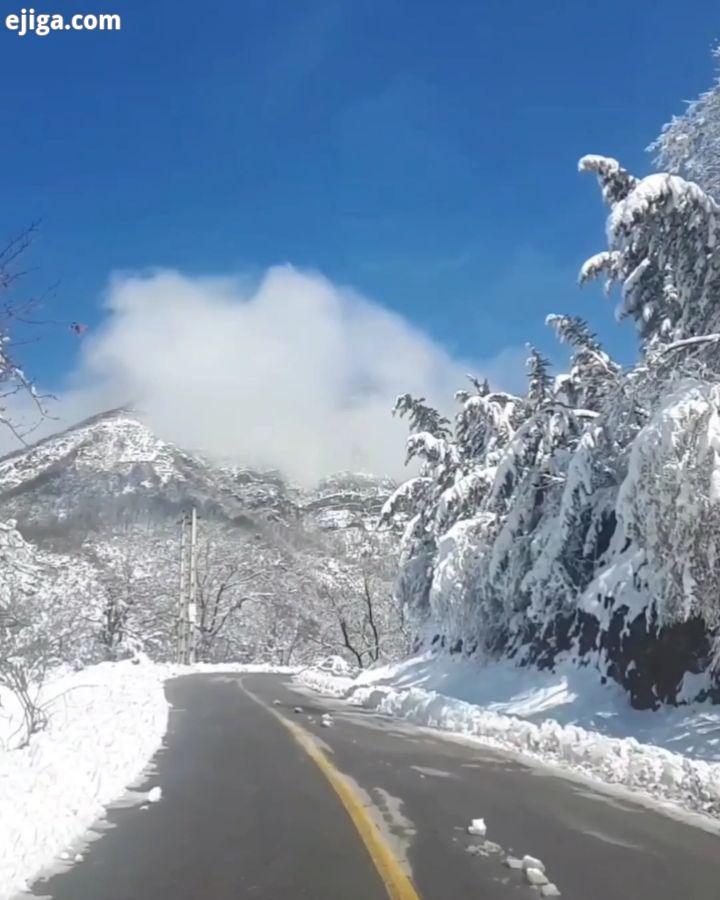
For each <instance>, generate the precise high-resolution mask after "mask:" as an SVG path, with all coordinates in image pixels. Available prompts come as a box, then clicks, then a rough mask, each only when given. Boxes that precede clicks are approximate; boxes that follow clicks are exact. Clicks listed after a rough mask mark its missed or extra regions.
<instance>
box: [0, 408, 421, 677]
mask: <svg viewBox="0 0 720 900" xmlns="http://www.w3.org/2000/svg"><path fill="white" fill-rule="evenodd" d="M393 488H394V485H393V483H392V482H391V481H390V480H388V479H385V478H375V477H373V476H371V475H367V474H358V473H349V472H344V473H340V474H337V475H332V476H329V477H327V478H325V479H323V480H322V481H321V482H320V483H319V484H317V485H316V486H315V487H313V488H310V489H308V488H302V487H300V486H298V485H295V484H292V483H290V482H288V481H287V480H286V479H285V478H283V476H282V475H281V474H280V473H279V472H277V471H273V470H260V469H253V468H249V467H241V466H235V465H226V464H221V463H218V462H213V461H210V460H208V459H206V458H204V457H203V456H202V455H201V454H198V453H194V452H189V451H187V450H183V449H181V448H179V447H176V446H175V445H173V444H172V443H170V442H168V441H165V440H163V439H162V438H160V437H158V436H157V435H156V434H154V433H153V431H152V429H151V428H150V427H149V425H148V424H147V422H145V421H144V420H143V418H142V416H141V415H139V414H138V413H137V412H135V411H133V410H130V409H126V408H120V409H114V410H109V411H108V412H105V413H102V414H100V415H96V416H93V417H92V418H90V419H86V420H85V421H83V422H80V423H79V424H77V425H75V426H73V427H71V428H68V429H67V430H65V431H63V432H61V433H59V434H55V435H52V436H50V437H48V438H45V439H44V440H41V441H38V442H37V443H36V444H34V445H33V446H31V447H27V448H23V449H21V450H18V451H16V452H14V453H11V454H9V455H8V456H5V457H4V458H2V459H0V616H4V617H7V618H8V621H14V622H15V623H16V625H15V626H14V628H15V631H14V632H13V633H12V634H9V639H10V641H11V644H12V646H11V647H10V649H9V650H7V652H8V653H15V654H16V655H17V653H18V652H19V651H18V648H17V647H16V646H15V644H17V643H18V641H21V642H22V641H24V642H25V643H24V644H23V645H22V646H24V647H25V648H27V647H31V646H35V644H34V643H33V641H34V640H35V638H34V634H35V631H38V632H39V633H40V634H41V635H42V638H43V644H42V646H43V648H44V649H43V654H42V657H43V659H44V658H45V655H46V654H47V653H49V652H50V648H52V656H53V659H55V660H58V661H64V662H73V663H74V662H75V661H80V662H82V661H88V660H90V661H92V660H94V659H97V658H109V659H116V658H119V657H121V656H123V655H128V654H130V653H134V652H137V651H143V652H146V653H149V654H151V655H153V656H154V657H155V658H158V659H173V658H175V653H176V647H177V640H178V630H177V629H178V615H179V612H178V611H179V610H180V608H181V605H180V603H179V581H180V556H181V547H183V546H184V547H185V553H187V548H188V545H187V542H186V543H185V544H182V542H181V529H180V519H181V514H182V513H184V512H186V511H187V510H188V509H189V508H190V507H191V506H194V507H195V508H196V509H197V511H198V516H199V532H198V543H197V551H196V554H195V560H196V570H195V571H196V577H195V582H194V583H195V586H196V594H195V607H196V615H197V620H196V621H197V627H196V634H197V640H198V653H199V655H200V658H202V659H206V660H214V661H222V660H225V659H242V660H245V661H252V660H257V659H263V660H271V661H274V662H280V663H283V664H287V663H289V662H290V660H291V659H293V660H298V659H300V660H310V659H314V658H316V657H317V656H318V654H327V653H329V652H336V653H341V654H342V653H344V654H346V655H349V657H350V658H352V659H355V660H360V659H363V660H365V659H367V660H372V659H376V658H377V657H378V654H379V653H380V651H381V646H380V643H379V642H378V637H377V636H378V632H377V627H378V624H379V623H380V624H381V625H382V627H383V629H384V631H383V646H382V650H383V651H385V650H386V649H389V648H390V646H391V644H392V646H396V645H397V643H398V642H399V641H401V640H403V639H404V637H403V634H404V633H403V629H402V621H401V618H400V617H399V616H398V613H397V609H396V606H395V604H394V596H393V593H392V590H391V582H392V578H393V575H394V546H395V545H394V539H393V537H392V536H391V535H390V534H388V533H384V534H375V531H374V525H375V523H376V521H377V519H378V516H379V512H380V509H381V507H382V505H383V503H384V501H385V500H386V498H387V496H388V495H389V494H390V492H391V491H392V490H393ZM186 572H187V569H186ZM186 597H187V593H186ZM371 601H372V602H373V604H374V609H371V608H370V603H371ZM373 614H374V618H373ZM373 626H374V627H373ZM25 632H27V633H26V634H25V637H24V638H23V637H22V635H23V634H24V633H25ZM6 637H8V635H7V634H6ZM2 639H3V633H2V630H0V657H1V656H2V653H3V646H2ZM13 642H14V643H13ZM23 652H24V651H23Z"/></svg>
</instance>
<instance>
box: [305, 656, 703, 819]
mask: <svg viewBox="0 0 720 900" xmlns="http://www.w3.org/2000/svg"><path fill="white" fill-rule="evenodd" d="M296 680H297V681H298V682H299V683H301V684H304V685H306V686H308V687H311V688H314V689H315V690H318V691H319V692H321V693H324V694H327V695H330V696H333V697H340V698H345V699H347V700H348V702H350V703H352V704H355V705H357V706H363V707H365V708H367V709H373V710H376V711H378V712H381V713H384V714H387V715H392V716H397V717H400V718H404V719H408V720H410V721H412V722H415V723H417V724H419V725H424V726H429V727H431V728H438V729H442V730H444V731H450V732H453V733H456V734H461V735H466V736H471V737H474V738H478V739H480V740H481V741H482V742H484V743H486V744H488V745H491V746H494V747H497V748H499V749H506V750H513V751H520V752H522V753H523V754H525V755H527V756H530V757H533V758H534V759H537V760H540V761H542V762H544V763H550V764H554V765H558V766H561V767H565V768H569V769H572V770H574V771H576V772H581V773H583V774H585V775H588V776H591V777H593V778H595V779H598V780H602V781H604V782H607V783H609V784H615V785H621V786H623V787H626V788H631V789H633V790H634V791H637V790H641V791H644V792H646V793H647V794H649V795H651V796H652V797H653V798H655V799H664V800H667V801H670V802H672V803H674V804H677V805H679V806H682V807H684V808H685V809H689V810H693V811H700V812H705V813H709V814H711V815H714V816H720V710H719V709H718V708H717V707H712V706H710V705H705V704H696V705H690V706H685V707H678V708H673V709H669V708H668V709H662V710H660V711H658V712H650V711H642V712H641V711H637V710H632V709H631V708H630V707H629V705H628V702H627V697H626V695H625V694H624V693H623V692H622V690H621V689H620V688H619V687H618V686H617V685H612V686H610V685H608V686H604V685H600V684H599V683H598V673H597V672H596V671H591V670H589V669H588V670H582V669H577V668H575V667H574V666H572V665H571V664H569V663H568V664H567V665H566V666H563V665H559V666H558V667H556V670H555V671H554V672H539V671H537V670H536V669H526V668H518V667H516V666H513V665H512V664H511V663H510V662H507V661H506V662H500V663H492V664H487V665H484V666H482V665H478V663H472V662H469V661H467V660H456V659H454V658H451V657H448V656H446V655H441V656H430V655H424V656H420V657H415V658H412V659H410V660H406V661H404V662H402V663H398V664H395V665H389V666H381V667H378V668H376V669H372V670H369V671H365V672H362V673H361V674H360V675H359V676H358V677H357V678H355V679H352V678H349V677H346V676H344V677H336V676H334V675H333V674H332V673H331V672H328V671H322V670H318V669H308V670H305V671H303V672H301V673H299V674H298V675H297V676H296ZM671 748H672V749H671Z"/></svg>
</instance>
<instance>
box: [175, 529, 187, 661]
mask: <svg viewBox="0 0 720 900" xmlns="http://www.w3.org/2000/svg"><path fill="white" fill-rule="evenodd" d="M186 531H187V514H186V513H183V516H182V519H180V594H179V597H178V634H177V661H178V662H179V663H180V664H181V665H182V664H183V663H185V661H186V648H187V637H188V628H187V626H188V620H187V592H186V590H185V587H186V584H185V582H186V580H187V579H186V573H185V556H186V549H185V544H186V539H185V536H186Z"/></svg>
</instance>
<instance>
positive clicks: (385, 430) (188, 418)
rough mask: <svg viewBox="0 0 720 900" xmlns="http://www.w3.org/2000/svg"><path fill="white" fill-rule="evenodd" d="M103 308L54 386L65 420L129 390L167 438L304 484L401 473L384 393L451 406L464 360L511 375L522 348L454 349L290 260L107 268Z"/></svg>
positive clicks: (399, 440) (123, 398)
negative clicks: (250, 268) (489, 353)
mask: <svg viewBox="0 0 720 900" xmlns="http://www.w3.org/2000/svg"><path fill="white" fill-rule="evenodd" d="M106 307H107V313H108V315H107V318H106V320H105V323H104V325H103V326H102V327H101V328H100V329H99V330H98V331H97V332H96V333H95V334H93V335H91V336H89V337H88V338H86V341H85V344H84V348H83V352H82V358H81V361H80V364H79V367H78V369H77V371H76V372H75V373H74V374H73V376H72V378H71V381H70V383H71V388H70V389H69V390H67V391H64V392H63V393H62V395H61V397H60V403H59V404H58V407H57V408H58V410H59V412H60V414H61V415H62V420H63V423H64V424H69V423H71V422H73V421H76V420H77V419H79V418H82V417H83V416H86V415H89V414H91V413H94V412H97V411H99V410H102V409H104V408H109V407H110V406H112V405H117V404H121V403H124V402H127V401H128V399H130V400H131V401H132V402H133V403H135V404H136V405H137V406H138V407H139V408H140V409H142V410H143V411H144V413H145V414H146V416H147V419H148V421H149V423H150V424H151V425H152V426H153V428H154V429H155V430H156V432H157V433H158V434H159V435H161V436H162V437H164V438H166V439H168V440H172V441H174V442H176V443H178V444H179V445H181V446H184V447H187V448H196V449H201V450H204V451H205V452H207V453H209V454H212V455H214V456H217V457H222V458H225V459H231V460H233V461H236V462H241V463H246V464H251V465H262V466H276V467H278V468H280V469H282V470H283V471H285V472H286V473H287V474H289V475H290V476H291V477H294V478H297V479H299V480H302V481H304V482H308V481H311V480H313V479H315V478H317V477H319V476H320V475H322V474H326V473H328V472H331V471H338V470H342V469H356V470H358V469H360V470H365V471H372V472H376V473H379V474H386V473H389V474H393V475H400V474H401V473H402V462H403V457H404V449H403V448H404V440H405V435H406V426H405V424H404V423H403V422H398V421H397V420H395V419H393V417H392V416H391V415H390V409H391V407H392V403H393V400H394V398H395V396H396V395H397V394H399V393H403V392H405V391H410V392H411V393H413V394H416V395H422V396H425V397H427V398H428V399H429V400H431V401H433V402H434V403H436V404H439V405H441V406H442V407H444V408H446V409H451V406H450V404H451V402H452V399H451V398H452V395H453V393H454V391H455V390H456V389H458V388H459V387H462V386H463V383H464V381H465V378H464V373H465V372H466V371H471V370H474V371H480V372H483V370H484V372H483V374H484V373H485V372H487V374H488V375H489V377H490V378H491V380H493V381H495V382H496V383H503V382H504V383H506V384H507V383H508V381H509V382H511V383H512V382H515V378H516V370H517V369H518V368H519V367H520V366H521V359H522V358H523V356H524V352H523V351H518V350H512V349H511V350H504V351H502V352H501V353H500V354H499V355H498V357H497V358H496V359H495V360H490V361H488V363H487V364H486V365H481V366H478V365H475V366H474V367H473V366H471V365H469V364H467V363H462V362H461V361H457V360H454V359H452V358H451V357H450V356H449V355H448V353H447V352H446V351H445V350H444V349H443V348H442V347H441V346H439V345H438V344H436V343H434V342H433V341H432V340H431V339H430V338H428V337H427V336H426V335H424V334H422V333H421V332H420V331H418V330H417V329H416V328H415V327H413V326H412V325H411V324H410V323H409V322H408V321H406V320H405V319H403V318H402V317H401V316H399V315H397V314H395V313H392V312H390V311H388V310H387V309H385V308H383V307H381V306H379V305H377V304H375V303H373V302H371V301H369V300H367V299H365V298H363V297H361V296H360V295H358V294H357V293H355V292H354V291H352V290H349V289H346V288H340V287H338V286H336V285H333V284H332V283H331V282H329V281H328V280H327V279H325V278H323V277H322V276H320V275H318V274H315V273H308V272H301V271H298V270H297V269H294V268H292V267H290V266H283V267H275V268H272V269H270V270H268V272H267V273H266V274H265V276H264V277H263V279H262V280H261V282H260V283H259V285H257V286H255V287H254V288H251V287H248V286H247V284H245V283H244V282H242V281H241V280H239V279H227V278H214V279H211V278H191V277H187V276H185V275H182V274H181V273H179V272H176V271H158V272H153V273H150V274H143V275H122V276H116V277H114V278H113V279H112V280H111V283H110V286H109V289H108V293H107V298H106ZM507 375H510V377H509V378H508V377H505V376H507ZM56 427H57V424H56ZM45 430H48V429H45ZM53 430H55V429H53Z"/></svg>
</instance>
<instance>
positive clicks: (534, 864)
mask: <svg viewBox="0 0 720 900" xmlns="http://www.w3.org/2000/svg"><path fill="white" fill-rule="evenodd" d="M521 865H522V867H523V869H540V871H541V872H544V871H545V863H544V862H543V861H542V860H540V859H537V858H536V857H534V856H528V855H525V856H523V858H522V860H521Z"/></svg>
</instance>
